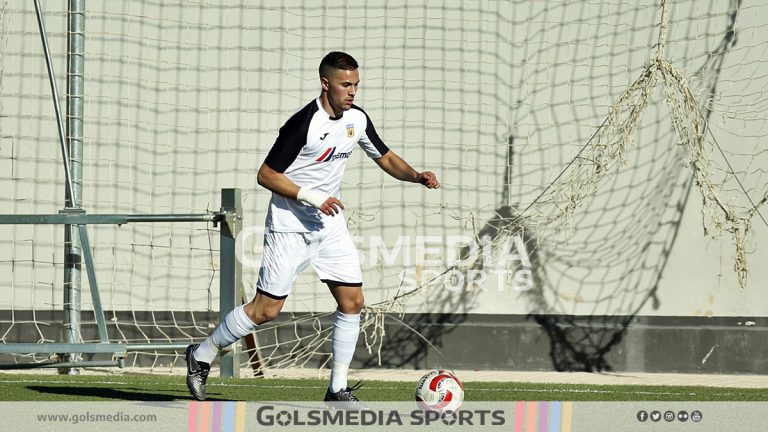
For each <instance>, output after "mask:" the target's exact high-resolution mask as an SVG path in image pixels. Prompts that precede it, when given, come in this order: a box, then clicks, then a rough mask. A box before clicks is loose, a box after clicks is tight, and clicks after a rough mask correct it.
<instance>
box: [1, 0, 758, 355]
mask: <svg viewBox="0 0 768 432" xmlns="http://www.w3.org/2000/svg"><path fill="white" fill-rule="evenodd" d="M45 7H46V9H45V11H44V15H45V19H46V25H47V27H48V37H49V38H50V44H51V50H52V53H53V60H54V64H55V65H57V66H56V68H57V69H56V70H57V71H58V74H59V75H58V78H59V80H60V81H61V82H60V84H59V87H60V88H65V87H64V85H63V81H62V80H64V79H65V76H64V73H65V71H66V68H65V65H66V53H67V49H66V36H67V29H66V10H65V9H63V8H64V7H65V6H64V4H63V3H62V4H59V3H56V2H49V4H47V5H45ZM87 8H88V10H87V18H86V42H85V43H86V58H85V70H86V76H85V95H86V100H85V119H84V123H85V140H84V169H83V171H84V179H83V197H84V198H83V206H84V207H85V208H86V209H87V211H88V212H89V213H197V212H202V211H205V210H208V209H215V206H216V205H217V203H218V191H219V190H220V189H221V188H224V187H238V188H241V189H242V190H243V200H244V203H243V204H244V210H245V225H246V229H245V230H244V233H245V234H246V235H244V236H243V237H242V238H241V245H242V246H243V249H242V251H243V254H242V256H241V260H242V262H243V268H244V270H243V271H244V275H243V279H244V281H245V284H246V287H245V288H246V292H247V294H248V296H250V295H253V291H254V289H253V284H254V283H255V279H256V275H257V273H258V262H259V260H258V258H259V245H260V241H261V238H260V236H259V234H260V232H259V227H260V226H261V225H262V222H263V219H264V216H265V208H266V205H265V204H266V202H267V200H268V193H267V192H266V191H265V190H263V189H261V188H259V187H258V186H257V183H256V178H255V176H256V171H257V169H258V167H259V165H260V164H261V162H262V160H263V159H264V156H265V155H266V152H267V151H268V150H269V148H270V146H271V144H272V143H273V142H274V139H275V136H276V133H277V129H278V128H279V127H280V125H282V123H283V122H284V121H285V120H286V119H287V118H288V117H289V116H290V115H291V114H292V113H293V112H295V110H297V109H298V108H300V107H301V106H303V105H304V104H306V103H307V102H308V101H309V100H311V99H312V98H314V97H316V96H317V95H318V94H319V86H318V78H317V66H318V63H319V61H320V59H321V58H322V56H323V55H324V54H325V53H326V52H328V51H331V50H344V51H347V52H349V53H350V54H352V55H353V56H355V57H356V58H357V60H358V61H359V63H360V64H361V79H362V83H361V90H360V92H359V94H358V97H357V102H356V103H358V104H359V105H360V106H362V107H363V108H365V109H366V111H367V112H368V113H369V115H370V117H371V118H372V119H373V121H374V123H375V125H376V127H377V130H378V131H379V133H380V135H381V136H382V137H383V138H384V140H385V142H386V143H387V144H388V145H389V146H390V148H392V149H393V150H394V151H395V152H397V153H398V154H400V155H402V156H403V157H404V159H406V160H407V161H408V162H409V163H411V165H413V166H414V167H416V168H417V169H431V170H433V171H435V172H436V173H437V174H438V176H439V177H440V179H441V181H442V184H443V186H442V188H440V189H438V190H437V191H426V190H423V189H421V188H419V187H417V186H414V185H411V184H401V183H399V182H396V181H394V180H392V179H390V178H387V177H386V175H385V174H383V173H381V172H380V171H379V170H378V168H377V167H376V166H375V164H372V163H371V162H370V161H368V160H367V159H366V158H365V157H364V156H363V155H362V152H356V153H355V154H354V155H353V156H352V158H351V159H350V161H349V164H348V168H347V173H346V177H345V182H344V185H343V188H342V190H343V197H342V199H343V201H344V202H345V205H346V207H347V211H346V216H347V219H348V224H349V227H350V231H351V232H352V233H353V234H354V235H356V236H357V240H358V247H359V250H360V252H361V256H362V258H363V260H362V261H363V271H364V280H365V292H366V303H367V305H368V306H367V307H366V309H365V312H364V320H363V335H364V338H363V339H364V342H365V345H366V347H367V348H368V349H369V350H370V352H371V353H372V354H373V356H372V360H371V364H393V362H396V361H399V360H396V359H403V358H405V357H408V356H411V357H410V358H416V357H418V356H420V355H423V354H422V353H419V352H412V353H406V352H404V351H403V350H404V349H403V350H399V349H398V348H397V347H398V346H404V345H406V344H405V342H407V341H411V340H418V341H420V342H419V343H422V342H423V343H425V344H426V345H427V346H431V347H433V348H435V349H438V350H439V347H440V341H441V338H442V336H443V335H444V333H445V332H446V331H447V330H446V329H447V328H450V327H451V326H452V325H458V324H460V323H461V322H462V320H463V316H465V315H466V314H468V313H473V312H478V311H480V312H481V313H485V314H518V315H528V314H530V315H532V316H534V317H536V319H537V320H539V321H540V324H541V325H542V326H543V327H544V328H545V329H546V330H547V332H548V334H549V336H550V338H551V340H552V345H553V351H554V352H556V354H555V356H556V357H557V361H556V363H557V367H559V368H561V369H595V368H597V369H601V368H603V367H605V365H603V364H601V363H600V358H601V356H602V355H603V354H604V352H605V351H606V350H608V349H610V347H611V346H612V344H614V343H615V342H616V338H617V337H620V336H618V335H620V333H621V330H622V329H623V328H625V327H626V325H627V324H628V323H627V317H631V316H633V315H634V314H636V313H637V312H638V311H639V310H641V309H642V308H644V307H648V305H649V304H650V303H653V302H655V301H656V297H655V292H656V289H657V287H658V284H659V281H660V278H661V276H662V274H663V272H664V271H665V267H666V265H667V263H668V258H669V255H670V252H671V250H672V248H673V246H674V243H675V239H676V237H677V235H678V228H679V226H680V221H681V218H682V215H683V211H684V210H685V209H686V208H687V207H690V203H691V202H701V203H703V204H701V208H702V209H703V211H702V215H701V220H702V224H703V226H704V230H705V232H706V234H707V235H710V236H716V237H717V236H720V238H722V239H723V241H724V242H725V243H726V244H728V248H727V256H726V259H727V260H729V262H730V263H731V264H729V267H733V270H732V271H733V273H732V274H733V275H734V276H733V278H732V279H730V280H731V281H733V284H732V285H733V288H734V289H738V287H739V286H741V287H749V286H750V279H749V269H750V266H751V265H754V263H750V261H749V255H750V253H751V252H752V251H754V250H755V248H756V247H757V244H756V241H755V239H756V238H755V235H754V230H753V228H754V226H755V225H760V226H762V227H763V228H764V227H765V226H768V223H766V221H765V217H766V216H765V215H766V214H767V212H766V209H765V202H766V199H767V198H766V197H767V194H768V187H767V186H766V185H768V174H767V173H766V168H767V167H768V150H766V148H768V142H767V140H768V137H767V134H768V123H766V121H765V119H766V118H768V104H766V103H765V100H766V98H765V94H764V90H765V88H766V85H768V64H766V60H765V57H766V56H765V53H766V51H767V50H768V42H766V39H765V38H764V37H762V35H764V34H765V32H766V31H768V24H766V21H765V19H764V18H763V17H765V16H766V15H767V14H768V6H764V5H763V4H762V3H761V2H758V1H753V0H744V1H742V0H717V1H709V2H701V1H695V0H680V1H671V0H663V1H644V0H635V1H630V2H612V1H594V2H587V3H584V2H567V1H555V0H549V1H537V2H530V1H482V2H471V3H459V4H455V5H448V4H436V3H434V2H426V1H408V2H406V1H394V2H392V1H368V2H365V3H361V4H359V5H356V4H327V3H324V2H317V3H312V4H309V3H307V2H301V1H261V2H242V3H238V4H237V5H233V4H230V2H219V1H183V2H182V1H178V2H174V1H143V2H90V3H88V5H87ZM0 10H1V11H2V16H1V17H0V163H2V166H3V167H4V169H2V170H0V183H1V184H2V191H3V192H2V193H1V194H0V203H2V204H3V206H4V208H5V209H6V210H5V212H6V213H52V212H55V211H56V210H58V209H59V208H61V207H62V206H63V190H64V189H63V180H62V179H63V175H64V173H63V168H62V166H61V162H60V157H59V154H58V145H57V135H56V128H55V119H54V117H53V108H52V107H51V104H50V93H49V87H48V81H47V75H46V72H45V63H44V58H43V56H42V49H41V47H40V40H39V38H40V37H39V34H38V33H37V27H36V21H35V17H34V10H33V9H32V8H31V7H28V6H27V5H22V4H19V3H17V2H2V1H0ZM689 211H690V210H689ZM761 212H762V213H761ZM3 229H4V230H6V231H5V234H3V235H2V236H0V242H2V245H3V247H2V252H0V269H2V274H3V275H6V276H7V277H6V278H5V283H4V284H3V289H4V290H5V294H6V295H4V296H3V297H2V299H0V338H1V339H0V340H1V341H3V342H13V341H17V339H21V338H25V339H26V340H25V341H30V338H31V339H33V340H34V341H36V342H45V341H53V340H56V339H57V334H60V328H59V324H58V322H57V321H56V319H57V318H60V315H59V311H61V309H62V301H63V295H62V293H61V285H62V280H61V278H62V276H61V275H62V271H61V268H62V263H63V257H62V254H63V245H62V239H63V230H62V228H61V227H55V226H54V227H48V226H35V227H25V226H13V227H4V228H3ZM213 235H214V234H213V233H212V227H200V226H193V225H191V224H169V225H168V226H157V225H152V226H145V225H130V226H126V227H121V228H117V227H98V228H95V229H94V233H93V239H92V244H93V248H94V256H95V264H96V270H97V275H98V277H99V281H100V286H101V288H102V299H103V301H104V305H105V309H106V310H107V313H108V317H107V318H108V320H109V325H110V334H111V335H113V336H114V337H115V338H117V339H118V340H124V341H129V342H150V341H151V342H156V341H177V342H178V341H191V340H199V339H200V338H202V337H204V336H205V335H206V334H208V332H209V331H210V329H211V327H210V326H211V325H213V324H215V322H216V320H217V317H216V314H215V311H216V309H217V306H216V305H218V297H217V296H218V286H217V284H218V282H217V278H216V277H215V276H216V274H217V271H218V269H217V264H216V262H217V260H216V259H215V258H214V257H215V255H216V254H217V251H216V247H215V246H214V245H213V244H214V242H213V241H212V238H213V237H212V236H213ZM333 307H334V304H333V300H332V298H331V297H330V296H329V295H328V294H327V289H326V288H325V287H324V286H322V285H321V284H320V282H319V281H317V280H316V278H315V277H314V275H313V274H311V272H306V274H303V275H301V276H300V277H299V278H298V279H297V280H296V283H295V286H294V288H293V293H292V295H291V297H290V298H289V300H288V302H287V304H286V309H285V311H286V312H287V313H286V314H285V316H284V317H281V319H279V320H278V322H277V324H276V325H270V326H265V327H264V328H260V329H259V330H258V331H257V332H256V340H257V341H258V346H257V347H256V348H255V350H256V351H257V352H258V357H259V358H260V359H261V365H262V366H265V367H293V366H312V367H318V366H324V365H326V364H327V362H328V360H329V355H330V346H329V343H328V341H329V339H330V330H331V327H330V326H329V325H328V323H329V320H328V314H329V312H330V311H331V310H332V309H333ZM88 308H89V305H88V304H87V300H86V299H85V297H84V305H83V310H87V309H88ZM405 313H408V314H410V315H409V316H410V317H411V319H410V321H408V322H405V321H404V320H403V319H402V318H403V316H404V315H403V314H405ZM434 316H446V317H448V318H444V320H445V321H444V322H441V323H439V324H441V325H439V326H438V325H431V326H430V325H427V324H434V323H432V322H431V321H430V320H432V319H434V318H433V317H434ZM414 317H415V318H414ZM598 321H599V324H600V327H601V328H604V329H606V330H604V331H601V332H596V331H594V330H595V327H596V326H597V323H598ZM577 322H578V323H579V325H572V324H575V323H577ZM388 323H389V324H391V326H392V327H387V325H388ZM85 324H86V326H88V325H90V326H91V327H93V323H87V322H86V323H85ZM387 328H390V330H388V331H387V330H386V329H387ZM57 332H59V333H57ZM85 334H86V335H87V334H88V333H87V332H86V333H85ZM91 334H93V333H91ZM30 335H35V336H30ZM84 337H85V336H84ZM573 340H584V341H586V343H582V344H579V347H580V348H579V349H580V350H581V351H579V352H575V351H573V349H572V346H573V344H570V343H568V342H569V341H573ZM401 342H402V343H401ZM382 344H386V347H387V349H382V347H383V346H385V345H382ZM569 347H570V348H569ZM429 349H431V348H429ZM256 351H252V352H251V354H254V353H256ZM248 358H251V356H244V357H243V361H244V362H246V361H247V359H248ZM33 359H34V360H39V357H34V356H33ZM181 360H182V358H181V353H177V354H167V353H141V354H139V355H135V356H132V357H131V363H130V364H132V365H135V366H150V367H152V368H153V369H154V370H167V369H168V368H171V369H173V368H174V367H182V361H181ZM244 366H245V363H244ZM447 366H450V365H447Z"/></svg>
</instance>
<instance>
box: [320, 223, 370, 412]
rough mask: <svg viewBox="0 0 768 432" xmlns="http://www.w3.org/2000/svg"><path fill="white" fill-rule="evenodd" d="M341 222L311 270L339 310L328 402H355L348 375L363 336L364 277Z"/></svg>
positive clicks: (323, 242) (327, 236) (328, 235)
mask: <svg viewBox="0 0 768 432" xmlns="http://www.w3.org/2000/svg"><path fill="white" fill-rule="evenodd" d="M339 222H341V223H337V224H334V225H332V226H329V227H327V228H326V230H327V232H326V233H325V235H324V237H323V238H322V240H321V242H320V246H319V248H318V252H317V256H315V257H314V258H313V260H312V266H313V267H314V269H315V272H316V273H317V274H318V276H320V280H322V281H323V282H325V283H326V284H327V285H328V288H329V289H330V291H331V295H333V298H334V299H335V300H336V304H337V306H338V307H337V309H336V312H335V314H334V316H333V335H332V353H333V363H332V369H331V379H330V382H329V384H328V391H327V392H326V396H325V400H326V401H342V402H350V401H352V402H354V401H357V398H356V397H355V396H354V395H353V394H352V390H354V388H350V387H349V385H348V383H347V374H348V371H349V365H350V363H351V362H352V357H353V356H354V353H355V347H356V346H357V339H358V336H359V334H360V311H361V310H362V308H363V304H364V298H363V290H362V286H363V283H362V280H363V277H362V272H361V270H360V259H359V256H358V253H357V249H356V248H355V245H354V242H352V238H351V237H350V235H349V232H348V231H347V227H346V224H345V223H343V221H339Z"/></svg>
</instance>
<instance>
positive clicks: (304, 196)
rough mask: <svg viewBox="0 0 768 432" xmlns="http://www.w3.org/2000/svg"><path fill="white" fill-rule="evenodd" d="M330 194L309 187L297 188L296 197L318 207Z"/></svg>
mask: <svg viewBox="0 0 768 432" xmlns="http://www.w3.org/2000/svg"><path fill="white" fill-rule="evenodd" d="M330 197H331V196H330V195H328V194H327V193H325V192H320V191H316V190H314V189H310V188H301V189H299V193H298V195H296V199H297V200H299V201H302V202H305V203H307V204H309V205H311V206H313V207H316V208H320V206H322V205H323V204H324V203H325V201H326V200H328V198H330Z"/></svg>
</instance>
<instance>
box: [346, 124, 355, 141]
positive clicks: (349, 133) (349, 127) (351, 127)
mask: <svg viewBox="0 0 768 432" xmlns="http://www.w3.org/2000/svg"><path fill="white" fill-rule="evenodd" d="M353 136H355V124H354V123H350V124H348V125H347V138H352V137H353Z"/></svg>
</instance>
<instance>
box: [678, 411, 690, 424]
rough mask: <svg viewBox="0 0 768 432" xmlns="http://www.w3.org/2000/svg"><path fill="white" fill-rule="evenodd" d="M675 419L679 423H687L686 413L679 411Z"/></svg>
mask: <svg viewBox="0 0 768 432" xmlns="http://www.w3.org/2000/svg"><path fill="white" fill-rule="evenodd" d="M677 419H678V420H680V421H681V422H684V421H688V412H686V411H680V412H678V413H677Z"/></svg>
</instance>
